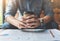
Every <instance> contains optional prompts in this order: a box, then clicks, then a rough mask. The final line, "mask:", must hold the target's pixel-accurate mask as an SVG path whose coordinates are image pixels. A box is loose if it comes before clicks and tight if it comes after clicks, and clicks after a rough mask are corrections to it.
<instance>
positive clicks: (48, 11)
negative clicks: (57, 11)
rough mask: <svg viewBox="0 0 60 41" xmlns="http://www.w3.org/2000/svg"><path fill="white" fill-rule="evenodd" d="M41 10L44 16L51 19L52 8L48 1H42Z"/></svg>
mask: <svg viewBox="0 0 60 41" xmlns="http://www.w3.org/2000/svg"><path fill="white" fill-rule="evenodd" d="M43 10H44V13H45V15H46V16H50V17H53V15H54V13H53V8H52V6H51V1H50V0H43Z"/></svg>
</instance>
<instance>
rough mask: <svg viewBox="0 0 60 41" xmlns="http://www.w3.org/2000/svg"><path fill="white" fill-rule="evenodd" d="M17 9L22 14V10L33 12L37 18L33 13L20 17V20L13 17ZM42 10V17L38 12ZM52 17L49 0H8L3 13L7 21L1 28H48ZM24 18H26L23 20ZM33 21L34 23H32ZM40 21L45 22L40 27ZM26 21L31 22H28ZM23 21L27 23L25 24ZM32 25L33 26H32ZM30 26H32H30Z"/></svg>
mask: <svg viewBox="0 0 60 41" xmlns="http://www.w3.org/2000/svg"><path fill="white" fill-rule="evenodd" d="M17 9H19V11H20V12H21V14H22V16H23V13H24V11H32V12H34V13H35V14H36V15H37V16H38V18H37V19H35V18H36V16H34V15H30V16H27V17H26V18H25V17H22V20H18V19H15V18H14V16H15V14H16V11H17ZM42 10H44V15H45V16H44V17H43V18H40V17H39V16H40V14H41V12H42ZM52 18H53V11H52V7H51V2H50V0H9V2H8V6H7V9H6V13H5V19H6V21H7V22H8V23H4V24H3V26H2V28H19V29H21V28H44V27H46V28H49V27H50V26H51V21H52ZM24 19H27V20H25V21H24ZM42 20H43V21H42ZM32 21H33V22H34V21H35V22H36V23H33V22H32ZM41 21H42V22H43V23H44V24H45V25H44V27H41ZM28 22H31V23H30V24H29V23H28ZM25 23H28V25H26V24H25ZM32 25H34V26H32ZM31 26H32V27H31Z"/></svg>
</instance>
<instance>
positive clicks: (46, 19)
mask: <svg viewBox="0 0 60 41" xmlns="http://www.w3.org/2000/svg"><path fill="white" fill-rule="evenodd" d="M39 19H41V18H39ZM42 19H43V21H44V23H48V22H50V21H51V20H52V18H51V17H50V16H45V17H42Z"/></svg>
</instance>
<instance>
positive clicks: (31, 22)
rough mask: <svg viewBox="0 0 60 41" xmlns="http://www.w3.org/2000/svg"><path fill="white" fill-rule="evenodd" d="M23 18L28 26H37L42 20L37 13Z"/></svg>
mask: <svg viewBox="0 0 60 41" xmlns="http://www.w3.org/2000/svg"><path fill="white" fill-rule="evenodd" d="M23 19H24V22H25V23H26V25H27V28H36V27H38V26H39V25H40V21H39V20H38V17H37V16H35V15H30V16H27V17H25V18H23Z"/></svg>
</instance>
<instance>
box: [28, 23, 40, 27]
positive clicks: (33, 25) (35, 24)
mask: <svg viewBox="0 0 60 41" xmlns="http://www.w3.org/2000/svg"><path fill="white" fill-rule="evenodd" d="M27 25H28V26H30V27H28V28H35V27H37V26H39V24H38V23H31V24H27Z"/></svg>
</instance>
